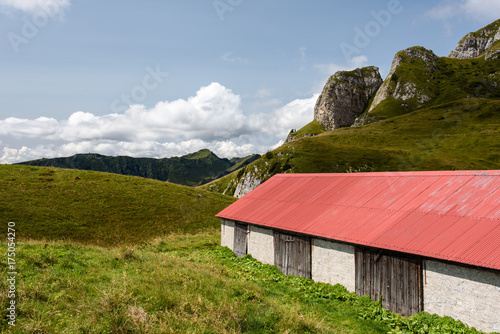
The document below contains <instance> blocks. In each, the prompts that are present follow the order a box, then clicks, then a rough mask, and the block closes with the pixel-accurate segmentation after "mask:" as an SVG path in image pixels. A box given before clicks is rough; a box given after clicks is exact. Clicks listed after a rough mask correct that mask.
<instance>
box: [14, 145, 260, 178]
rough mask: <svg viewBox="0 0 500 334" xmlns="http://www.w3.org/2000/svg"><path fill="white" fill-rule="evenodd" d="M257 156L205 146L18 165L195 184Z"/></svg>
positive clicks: (27, 162)
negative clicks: (224, 155)
mask: <svg viewBox="0 0 500 334" xmlns="http://www.w3.org/2000/svg"><path fill="white" fill-rule="evenodd" d="M258 157H259V155H257V154H254V155H250V156H248V157H244V158H233V159H231V160H228V159H221V158H219V157H218V156H216V155H215V154H214V153H212V152H210V151H209V150H207V149H205V150H200V151H198V152H195V153H191V154H187V155H184V156H182V157H172V158H165V159H153V158H132V157H127V156H119V157H108V156H105V155H100V154H91V153H89V154H76V155H73V156H71V157H64V158H52V159H38V160H32V161H26V162H22V163H20V164H23V165H28V166H42V167H59V168H71V169H80V170H93V171H99V172H108V173H116V174H123V175H131V176H141V177H145V178H150V179H155V180H160V181H168V182H172V183H177V184H183V185H187V186H196V185H200V184H203V183H206V182H209V181H211V180H214V179H216V178H219V177H221V176H223V175H226V174H228V173H230V172H232V171H233V170H235V169H237V168H240V167H242V166H245V165H246V164H248V163H250V162H252V161H254V160H256V159H257V158H258Z"/></svg>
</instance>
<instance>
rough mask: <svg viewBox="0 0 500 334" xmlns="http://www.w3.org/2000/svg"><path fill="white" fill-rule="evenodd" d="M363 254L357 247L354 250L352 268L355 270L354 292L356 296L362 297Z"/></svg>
mask: <svg viewBox="0 0 500 334" xmlns="http://www.w3.org/2000/svg"><path fill="white" fill-rule="evenodd" d="M363 261H364V258H363V252H362V251H361V249H359V248H358V247H356V248H355V250H354V268H355V271H356V272H355V275H354V279H355V290H356V291H355V292H356V294H357V295H358V296H362V295H363V289H364V277H363V271H364V270H365V266H364V265H363Z"/></svg>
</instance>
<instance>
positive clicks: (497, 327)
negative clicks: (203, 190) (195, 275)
mask: <svg viewBox="0 0 500 334" xmlns="http://www.w3.org/2000/svg"><path fill="white" fill-rule="evenodd" d="M217 217H219V218H221V220H222V224H221V243H222V245H223V246H227V247H229V248H230V249H232V250H233V251H234V253H235V254H236V255H237V256H240V257H241V256H244V255H245V254H251V255H252V256H253V257H254V258H256V259H257V260H259V261H261V262H263V263H267V264H271V265H276V266H277V267H278V268H279V269H280V270H281V271H282V272H283V273H285V274H292V275H297V276H304V277H308V278H312V279H313V280H315V281H321V282H326V283H331V284H336V283H340V284H342V285H344V286H345V287H346V288H347V289H348V290H350V291H354V292H356V293H357V294H358V295H368V296H371V298H372V299H373V300H378V299H379V297H380V296H382V305H383V306H384V307H385V308H387V309H390V310H392V311H395V312H398V313H400V314H402V315H406V316H409V315H412V314H415V313H418V312H420V311H426V312H429V313H437V314H439V315H442V316H444V315H447V316H451V317H453V318H455V319H459V320H461V321H463V322H465V323H467V324H468V325H470V326H473V327H476V328H477V329H481V330H484V331H488V332H491V331H500V171H443V172H383V173H355V174H280V175H276V176H274V177H272V178H271V179H269V180H267V181H266V182H265V183H263V184H262V185H260V186H259V187H258V188H256V189H254V190H253V191H251V192H250V193H248V194H247V195H245V196H243V197H242V198H241V199H239V200H238V201H236V202H235V203H233V204H232V205H230V206H229V207H227V208H226V209H224V210H223V211H221V212H220V213H219V214H218V215H217Z"/></svg>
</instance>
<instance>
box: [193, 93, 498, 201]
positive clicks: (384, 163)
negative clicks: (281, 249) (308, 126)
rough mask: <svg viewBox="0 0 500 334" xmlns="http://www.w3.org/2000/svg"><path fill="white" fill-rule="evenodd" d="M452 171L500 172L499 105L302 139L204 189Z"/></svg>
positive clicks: (466, 103)
mask: <svg viewBox="0 0 500 334" xmlns="http://www.w3.org/2000/svg"><path fill="white" fill-rule="evenodd" d="M453 169H455V170H475V169H500V100H492V99H481V98H465V99H461V100H457V101H453V102H450V103H444V104H441V105H438V106H435V107H431V108H425V109H421V110H418V111H414V112H411V113H408V114H404V115H401V116H397V117H392V118H390V119H387V120H385V121H381V122H378V123H372V124H368V125H365V126H362V127H349V128H341V129H337V130H334V131H328V132H323V133H321V134H318V135H316V136H314V137H307V136H306V137H302V138H299V139H296V140H294V141H291V142H288V143H286V144H284V145H283V146H281V147H279V148H277V149H276V150H274V151H272V152H270V153H269V154H265V155H264V156H262V158H260V159H259V160H257V161H255V162H254V163H252V164H250V165H248V166H246V167H245V168H244V169H243V170H240V171H239V172H238V173H232V174H230V175H227V176H225V177H223V178H222V179H220V180H217V181H214V182H212V183H209V184H207V185H204V186H202V187H201V188H203V189H207V190H210V191H215V192H220V193H224V194H226V195H236V196H237V197H239V195H241V194H242V192H241V191H240V190H241V189H243V188H245V184H246V185H249V186H250V185H254V184H255V183H258V184H260V183H261V182H264V181H265V180H266V179H268V178H269V177H271V176H272V175H274V174H276V173H282V172H287V173H290V172H292V173H346V172H347V173H349V172H369V171H371V172H376V171H409V170H453ZM258 184H257V185H258ZM250 190H251V189H250ZM243 195H244V193H243Z"/></svg>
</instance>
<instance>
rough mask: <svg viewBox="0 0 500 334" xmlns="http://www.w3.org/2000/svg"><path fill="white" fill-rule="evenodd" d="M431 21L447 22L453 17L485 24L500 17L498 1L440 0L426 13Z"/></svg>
mask: <svg viewBox="0 0 500 334" xmlns="http://www.w3.org/2000/svg"><path fill="white" fill-rule="evenodd" d="M426 16H427V17H429V18H432V19H438V20H449V19H452V18H455V17H463V18H466V19H472V20H477V21H481V22H487V21H491V20H496V19H498V18H499V17H500V1H498V0H442V1H441V3H440V4H439V5H437V6H436V7H434V8H432V9H431V10H429V11H428V12H427V13H426Z"/></svg>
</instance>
